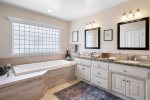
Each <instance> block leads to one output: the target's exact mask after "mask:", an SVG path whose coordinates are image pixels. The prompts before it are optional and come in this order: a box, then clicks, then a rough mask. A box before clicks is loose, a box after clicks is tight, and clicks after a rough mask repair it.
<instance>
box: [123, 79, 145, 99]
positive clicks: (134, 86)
mask: <svg viewBox="0 0 150 100" xmlns="http://www.w3.org/2000/svg"><path fill="white" fill-rule="evenodd" d="M144 87H145V84H144V81H143V80H138V79H135V78H130V77H126V96H128V97H131V98H133V99H136V100H144V94H145V88H144Z"/></svg>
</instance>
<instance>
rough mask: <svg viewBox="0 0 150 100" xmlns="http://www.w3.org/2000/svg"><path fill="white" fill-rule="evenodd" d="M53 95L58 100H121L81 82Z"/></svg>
mask: <svg viewBox="0 0 150 100" xmlns="http://www.w3.org/2000/svg"><path fill="white" fill-rule="evenodd" d="M55 95H56V96H57V98H58V99H60V100H123V99H121V98H119V97H117V96H115V95H113V94H110V93H108V92H106V91H104V90H101V89H99V88H97V87H94V86H92V85H90V84H87V83H85V82H82V81H81V82H79V83H77V84H74V85H72V86H70V87H68V88H65V89H63V90H61V91H59V92H56V93H55Z"/></svg>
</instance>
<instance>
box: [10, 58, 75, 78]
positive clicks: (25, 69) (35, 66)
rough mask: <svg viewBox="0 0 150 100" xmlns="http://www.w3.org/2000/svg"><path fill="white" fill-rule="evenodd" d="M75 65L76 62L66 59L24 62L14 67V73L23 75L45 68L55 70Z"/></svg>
mask: <svg viewBox="0 0 150 100" xmlns="http://www.w3.org/2000/svg"><path fill="white" fill-rule="evenodd" d="M72 65H75V63H74V62H70V61H66V60H54V61H46V62H39V63H31V64H23V65H16V66H14V67H13V70H14V73H15V74H16V75H23V74H28V73H33V72H38V71H43V70H54V69H57V68H62V67H67V66H72Z"/></svg>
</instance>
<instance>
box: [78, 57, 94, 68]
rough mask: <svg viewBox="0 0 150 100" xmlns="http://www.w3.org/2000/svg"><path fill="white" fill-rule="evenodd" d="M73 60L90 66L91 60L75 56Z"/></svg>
mask: <svg viewBox="0 0 150 100" xmlns="http://www.w3.org/2000/svg"><path fill="white" fill-rule="evenodd" d="M75 62H76V63H77V64H82V65H86V66H91V60H86V59H80V58H75Z"/></svg>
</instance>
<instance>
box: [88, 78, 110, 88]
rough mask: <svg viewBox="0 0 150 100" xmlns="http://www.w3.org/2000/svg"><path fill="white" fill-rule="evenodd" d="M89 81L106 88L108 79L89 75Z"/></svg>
mask: <svg viewBox="0 0 150 100" xmlns="http://www.w3.org/2000/svg"><path fill="white" fill-rule="evenodd" d="M91 82H92V84H94V85H97V86H99V87H102V88H104V89H108V80H104V79H102V78H99V77H96V76H91Z"/></svg>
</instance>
